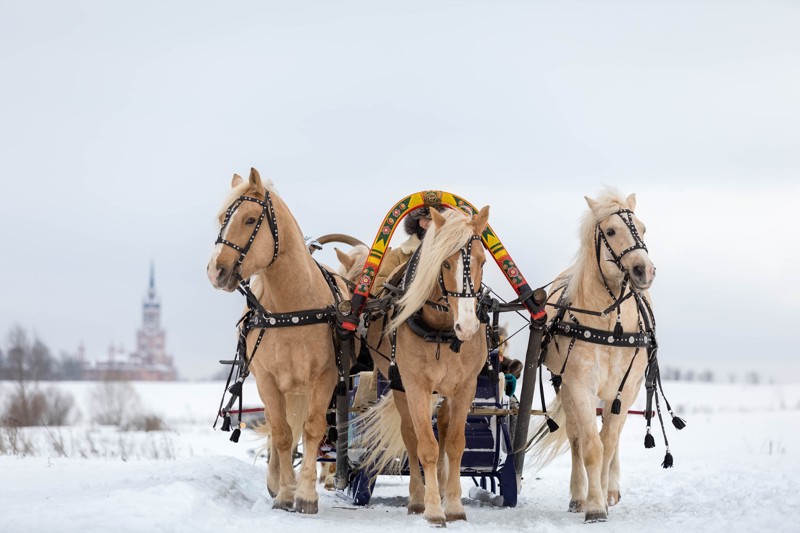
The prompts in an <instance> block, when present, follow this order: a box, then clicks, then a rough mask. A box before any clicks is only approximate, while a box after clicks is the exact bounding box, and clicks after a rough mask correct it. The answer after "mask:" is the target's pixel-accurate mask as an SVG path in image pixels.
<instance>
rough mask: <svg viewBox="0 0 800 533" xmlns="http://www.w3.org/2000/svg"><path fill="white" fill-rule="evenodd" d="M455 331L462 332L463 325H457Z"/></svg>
mask: <svg viewBox="0 0 800 533" xmlns="http://www.w3.org/2000/svg"><path fill="white" fill-rule="evenodd" d="M455 330H456V331H458V332H461V324H456V327H455Z"/></svg>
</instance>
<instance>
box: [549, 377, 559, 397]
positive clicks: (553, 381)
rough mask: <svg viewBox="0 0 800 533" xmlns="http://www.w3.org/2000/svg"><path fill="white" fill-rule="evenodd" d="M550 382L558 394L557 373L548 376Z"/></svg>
mask: <svg viewBox="0 0 800 533" xmlns="http://www.w3.org/2000/svg"><path fill="white" fill-rule="evenodd" d="M550 383H552V384H553V388H554V389H555V391H556V394H558V391H559V390H561V376H559V375H558V374H553V375H552V376H551V377H550Z"/></svg>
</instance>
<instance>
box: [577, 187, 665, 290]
mask: <svg viewBox="0 0 800 533" xmlns="http://www.w3.org/2000/svg"><path fill="white" fill-rule="evenodd" d="M585 198H586V203H587V204H589V208H590V209H591V212H592V216H591V217H589V219H587V224H586V225H585V229H586V230H587V231H586V232H585V238H586V239H587V242H585V243H584V244H585V245H589V239H590V238H591V239H592V243H593V244H592V245H593V246H594V253H595V256H596V259H597V264H598V266H599V268H600V273H601V275H602V277H603V279H604V280H605V281H606V284H608V282H612V283H613V284H614V285H617V286H619V285H620V284H623V283H625V279H626V278H627V279H628V280H629V281H630V284H631V289H633V290H634V291H636V292H642V291H645V290H647V289H649V288H650V286H651V285H652V284H653V280H654V278H655V275H656V268H655V266H653V262H652V261H651V260H650V256H649V253H648V250H647V246H645V244H644V233H645V225H644V224H643V223H642V221H641V220H639V219H638V218H637V217H636V215H635V214H634V210H635V209H636V195H635V194H631V195H629V196H628V197H627V198H625V199H624V200H623V199H622V197H621V196H618V195H616V194H614V193H611V192H609V193H607V194H605V195H604V196H602V197H600V198H599V199H596V200H595V199H592V198H589V197H588V196H587V197H585ZM590 225H591V226H592V227H591V229H590V228H589V226H590ZM590 232H591V234H592V236H593V237H590V236H589V234H590Z"/></svg>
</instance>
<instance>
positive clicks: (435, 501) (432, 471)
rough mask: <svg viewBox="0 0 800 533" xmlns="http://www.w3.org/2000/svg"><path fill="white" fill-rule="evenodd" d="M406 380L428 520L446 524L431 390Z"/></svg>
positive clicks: (433, 522)
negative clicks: (421, 470)
mask: <svg viewBox="0 0 800 533" xmlns="http://www.w3.org/2000/svg"><path fill="white" fill-rule="evenodd" d="M408 381H409V383H406V391H407V394H406V398H407V399H408V410H409V413H410V415H411V420H412V421H413V423H414V432H415V433H416V435H417V453H418V454H419V460H420V462H421V463H422V469H423V471H424V472H425V514H424V517H425V519H426V520H427V521H428V522H430V523H431V524H434V525H437V526H444V525H445V515H444V512H442V499H441V497H440V496H439V481H438V478H437V473H436V463H437V460H438V458H439V444H438V443H437V442H436V437H435V436H434V435H433V427H432V426H431V405H430V400H431V394H432V391H431V390H419V389H417V390H413V389H412V388H411V386H413V385H412V384H413V382H412V381H411V380H408Z"/></svg>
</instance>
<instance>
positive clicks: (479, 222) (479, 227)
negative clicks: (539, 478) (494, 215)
mask: <svg viewBox="0 0 800 533" xmlns="http://www.w3.org/2000/svg"><path fill="white" fill-rule="evenodd" d="M488 223H489V206H488V205H485V206H483V209H481V210H480V211H479V212H478V215H477V216H476V217H475V220H473V221H472V227H473V228H474V229H475V232H476V233H478V234H481V233H483V230H485V229H486V226H487V225H488Z"/></svg>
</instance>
